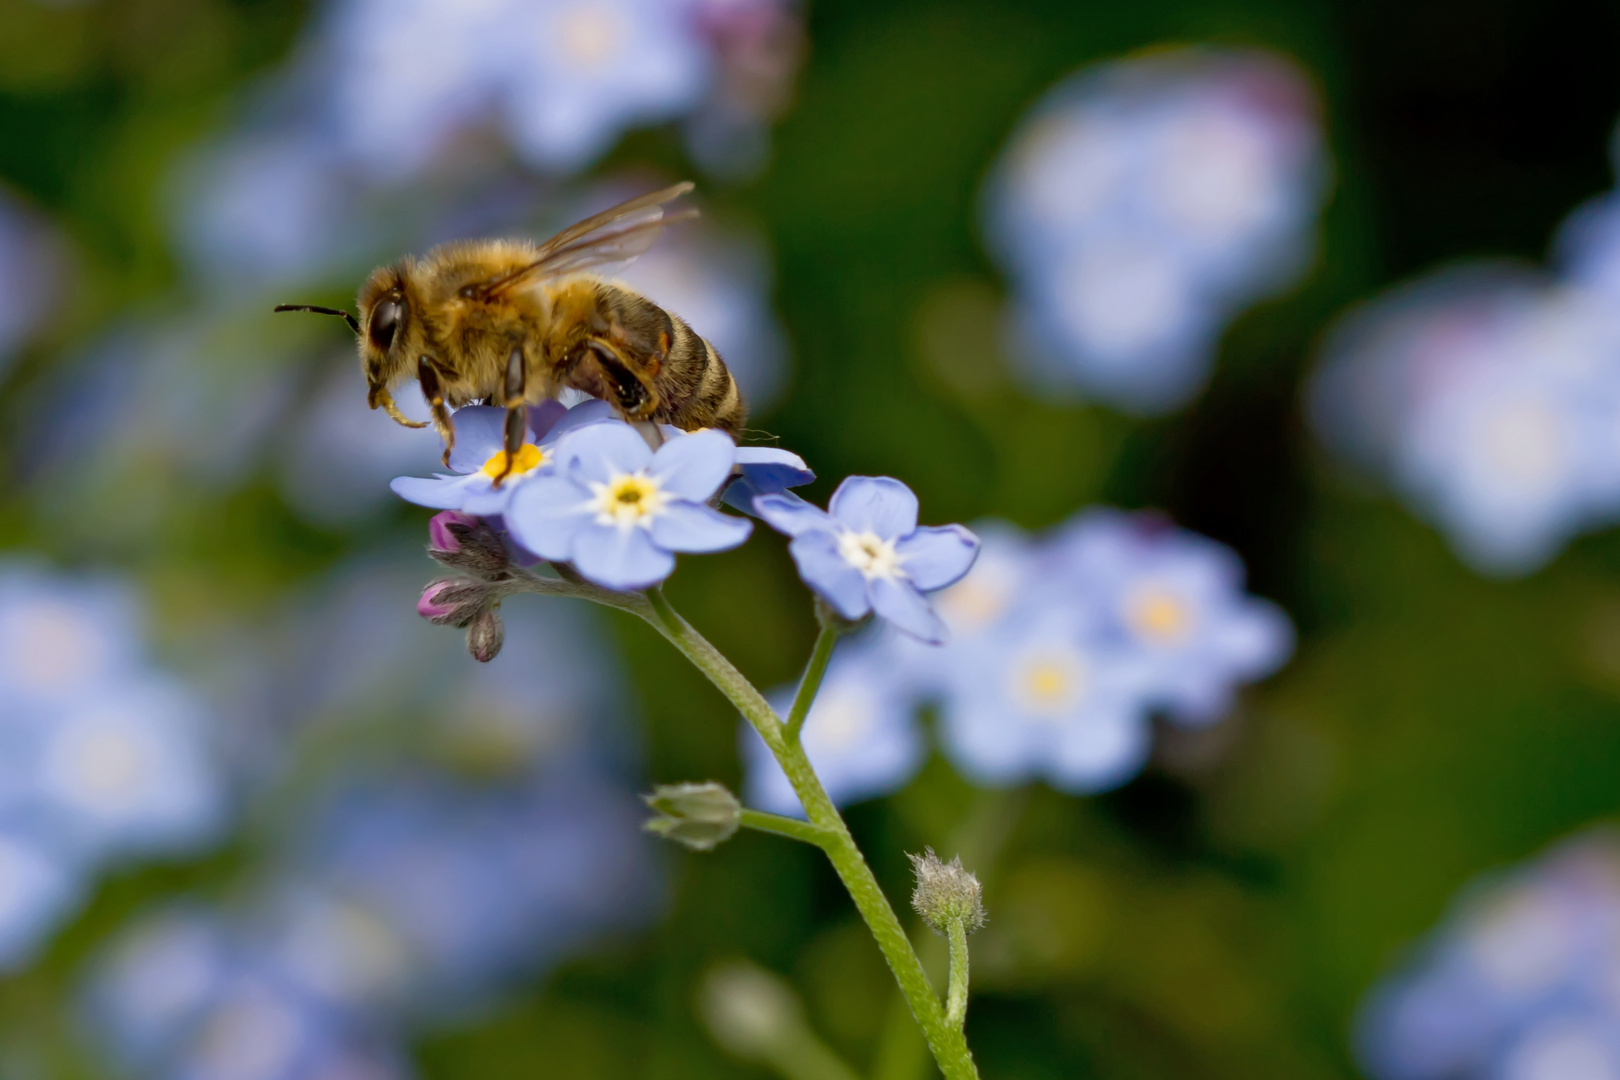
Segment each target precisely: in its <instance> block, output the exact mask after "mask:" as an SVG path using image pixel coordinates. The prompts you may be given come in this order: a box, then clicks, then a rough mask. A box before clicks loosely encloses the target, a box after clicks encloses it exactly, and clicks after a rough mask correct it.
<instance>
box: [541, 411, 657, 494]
mask: <svg viewBox="0 0 1620 1080" xmlns="http://www.w3.org/2000/svg"><path fill="white" fill-rule="evenodd" d="M556 446H557V462H558V464H559V465H560V466H561V467H563V468H568V469H571V470H572V471H573V472H574V473H575V474H576V475H578V476H580V477H582V478H584V479H586V480H594V481H596V482H598V483H606V482H607V481H608V480H610V479H612V478H613V477H614V476H618V475H620V474H623V473H636V472H640V471H641V470H642V469H645V468H646V467H647V464H648V463H649V462H651V461H652V456H653V452H652V449H651V448H650V447H649V446H648V445H647V442H646V440H645V439H643V438H642V437H641V436H640V435H639V434H638V433H637V432H636V429H635V428H633V427H631V426H630V425H629V424H624V423H607V424H589V425H586V426H585V427H582V428H576V429H575V430H573V431H570V432H568V433H567V434H566V435H564V436H563V437H562V438H561V439H559V440H558V441H557V443H556Z"/></svg>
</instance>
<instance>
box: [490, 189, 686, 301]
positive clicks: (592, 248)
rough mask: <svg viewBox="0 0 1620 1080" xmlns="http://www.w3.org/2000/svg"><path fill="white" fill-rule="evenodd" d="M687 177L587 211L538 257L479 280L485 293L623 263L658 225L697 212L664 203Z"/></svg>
mask: <svg viewBox="0 0 1620 1080" xmlns="http://www.w3.org/2000/svg"><path fill="white" fill-rule="evenodd" d="M692 187H693V185H692V183H691V181H686V182H684V183H680V184H676V185H675V186H674V187H668V188H665V189H664V190H663V191H655V192H652V193H651V194H649V195H643V196H641V197H640V198H636V199H631V200H630V201H629V202H623V203H620V204H619V205H618V206H615V207H612V208H610V209H607V210H604V211H602V212H601V213H600V214H596V215H595V216H593V217H588V218H586V219H585V220H584V221H581V222H579V223H578V224H576V225H571V226H569V227H568V228H566V229H564V230H563V231H562V232H560V233H558V234H557V235H556V236H553V237H552V238H551V239H550V240H547V241H546V242H545V243H544V244H541V245H540V252H539V257H538V258H536V259H535V260H534V261H533V262H531V263H529V264H528V265H527V266H522V267H519V268H518V269H516V270H513V271H512V272H510V273H507V274H503V275H501V276H500V277H498V278H496V279H495V280H493V281H490V282H488V283H486V284H485V286H484V294H485V295H486V296H489V295H494V294H497V293H501V292H504V291H506V290H507V289H509V288H511V287H512V286H513V285H515V284H517V283H518V282H519V281H521V280H523V279H525V278H532V277H559V276H561V275H563V274H572V273H577V272H578V271H581V270H599V269H608V268H614V269H617V268H621V267H623V266H627V265H628V264H629V263H630V262H631V261H633V260H634V259H635V258H636V256H638V255H640V254H641V253H642V252H644V251H646V250H647V249H648V248H650V247H652V245H653V242H654V241H655V240H657V239H658V236H659V234H660V233H662V232H663V231H664V226H666V225H670V224H673V223H674V222H677V221H686V220H688V219H690V218H694V217H696V216H697V210H695V209H692V208H684V209H680V210H676V211H673V212H671V211H670V210H668V209H667V208H666V204H667V203H669V202H671V201H673V200H675V199H678V198H680V197H681V196H682V195H685V194H686V193H687V192H689V191H691V190H692Z"/></svg>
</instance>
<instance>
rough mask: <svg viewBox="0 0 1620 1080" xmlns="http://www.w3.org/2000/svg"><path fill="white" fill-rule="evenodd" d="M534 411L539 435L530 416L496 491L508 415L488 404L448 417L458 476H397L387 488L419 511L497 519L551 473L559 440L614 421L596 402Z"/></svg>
mask: <svg viewBox="0 0 1620 1080" xmlns="http://www.w3.org/2000/svg"><path fill="white" fill-rule="evenodd" d="M551 404H554V403H551ZM532 412H534V413H535V414H538V415H539V416H543V417H545V420H544V421H542V422H541V424H540V425H539V426H541V427H542V428H543V433H541V434H538V435H537V434H536V432H535V430H534V429H535V426H536V424H535V418H534V417H531V420H530V425H529V427H528V428H527V429H526V430H525V432H524V443H523V446H522V447H521V448H520V449H519V450H518V453H517V460H516V461H515V462H513V464H512V469H511V472H510V474H509V475H507V476H506V478H505V479H504V480H502V482H501V486H500V487H498V488H497V487H496V486H495V478H496V477H497V476H500V475H501V474H502V473H503V472H505V471H506V450H505V426H506V410H505V409H502V408H496V407H495V406H491V405H470V406H468V407H467V408H464V409H457V410H456V411H455V412H454V413H453V414H451V425H452V426H453V427H454V428H455V432H456V445H455V448H454V449H452V450H451V451H450V468H452V469H454V470H455V472H456V473H457V474H459V475H446V474H444V473H440V474H439V475H438V476H436V477H435V478H434V479H431V480H425V479H421V478H419V477H415V476H401V477H399V478H397V479H395V480H394V482H393V483H392V484H390V485H389V486H390V487H391V488H393V490H394V493H395V494H396V495H398V496H399V497H400V498H402V499H404V500H405V501H407V502H413V503H415V504H416V505H418V506H426V507H430V508H432V509H434V510H458V511H460V512H462V513H464V514H472V515H473V516H475V517H494V516H498V515H500V514H503V513H505V511H506V506H507V503H508V502H510V501H511V498H512V493H513V492H515V491H516V490H517V489H518V488H520V487H522V486H523V484H524V483H525V482H527V481H528V480H531V479H533V478H535V477H538V476H544V475H547V474H548V473H550V472H552V471H554V469H555V466H556V458H555V454H553V453H548V450H549V449H550V448H551V447H552V446H553V445H554V444H555V443H556V442H557V440H558V439H560V438H562V437H563V436H564V435H566V434H567V433H568V432H570V431H573V430H575V429H576V428H581V427H584V426H585V425H587V424H594V423H599V422H601V421H604V420H612V419H614V413H613V409H612V407H611V406H610V405H608V403H607V402H605V401H595V400H591V401H585V402H581V403H580V404H579V405H576V406H575V407H574V408H572V409H569V410H567V411H566V412H561V411H560V410H559V409H551V408H548V409H540V410H532Z"/></svg>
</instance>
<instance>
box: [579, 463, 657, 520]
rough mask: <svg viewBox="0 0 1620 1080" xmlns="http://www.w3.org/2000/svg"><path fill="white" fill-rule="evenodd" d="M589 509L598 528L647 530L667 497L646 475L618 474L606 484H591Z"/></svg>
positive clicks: (655, 482) (654, 481)
mask: <svg viewBox="0 0 1620 1080" xmlns="http://www.w3.org/2000/svg"><path fill="white" fill-rule="evenodd" d="M591 495H592V498H591V504H590V505H591V508H592V509H594V510H595V511H596V522H597V524H599V525H617V526H619V527H620V528H624V529H628V528H630V527H631V526H633V525H640V526H641V527H642V528H648V527H650V526H651V525H652V521H653V518H655V517H657V516H658V515H659V514H660V513H662V512H663V509H664V507H665V506H667V505H668V503H669V496H668V495H667V494H665V493H664V489H663V488H662V487H660V486H659V484H658V481H657V480H655V479H653V478H652V477H650V476H648V475H647V474H646V473H620V474H619V475H618V476H615V477H614V478H613V479H611V480H609V481H608V482H607V483H605V484H592V485H591Z"/></svg>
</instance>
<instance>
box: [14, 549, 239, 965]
mask: <svg viewBox="0 0 1620 1080" xmlns="http://www.w3.org/2000/svg"><path fill="white" fill-rule="evenodd" d="M140 621H141V620H140V611H139V605H138V604H137V603H136V601H135V599H134V598H133V596H132V594H131V593H130V591H129V590H127V589H126V588H124V587H123V586H121V585H118V584H115V583H112V582H108V581H101V580H87V579H71V578H64V577H59V576H56V575H53V574H49V573H46V572H43V571H40V570H37V569H34V568H31V567H26V566H16V565H13V566H9V567H5V568H3V569H0V970H12V969H15V968H18V967H20V966H21V965H23V964H25V963H26V962H27V961H28V960H29V959H31V957H32V956H33V954H34V952H35V950H36V949H37V947H38V946H39V945H40V944H42V942H43V941H44V939H45V938H46V936H47V935H48V934H49V933H50V932H51V931H52V930H53V929H55V927H56V926H57V925H58V924H59V923H60V922H61V921H62V920H63V919H64V918H66V917H67V916H68V915H70V914H71V913H72V912H73V911H74V910H75V909H76V908H77V907H78V904H79V902H80V901H81V900H82V899H83V898H84V894H85V893H86V892H87V890H88V886H89V884H90V881H91V879H92V878H93V876H94V875H95V874H96V872H97V870H98V868H99V867H100V866H101V865H103V864H106V863H109V862H115V861H118V860H122V859H128V858H132V857H140V856H145V855H158V854H177V853H183V852H189V851H193V850H195V849H197V848H198V847H199V846H200V845H202V844H204V843H206V842H208V841H210V840H212V839H213V838H214V837H215V836H216V834H217V832H218V830H219V828H220V826H221V825H222V824H223V823H224V819H225V816H226V811H227V807H226V802H225V798H224V788H223V784H222V778H221V776H220V775H219V770H218V766H217V763H216V761H215V758H214V752H213V750H212V749H211V747H210V746H209V745H208V744H207V742H206V741H205V735H206V732H207V731H208V726H209V725H208V720H209V716H208V712H207V710H206V709H205V707H204V706H203V704H202V702H201V701H200V700H199V698H198V697H197V696H196V695H195V694H194V693H193V692H192V691H191V690H190V689H188V688H187V687H186V686H184V685H183V684H181V683H180V682H178V681H177V680H175V679H174V678H173V677H171V676H169V675H167V674H165V673H164V672H162V671H159V670H157V669H156V668H154V667H153V666H152V665H151V663H150V662H149V661H148V660H147V658H146V657H145V656H144V655H143V648H142V638H141V626H140Z"/></svg>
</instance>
